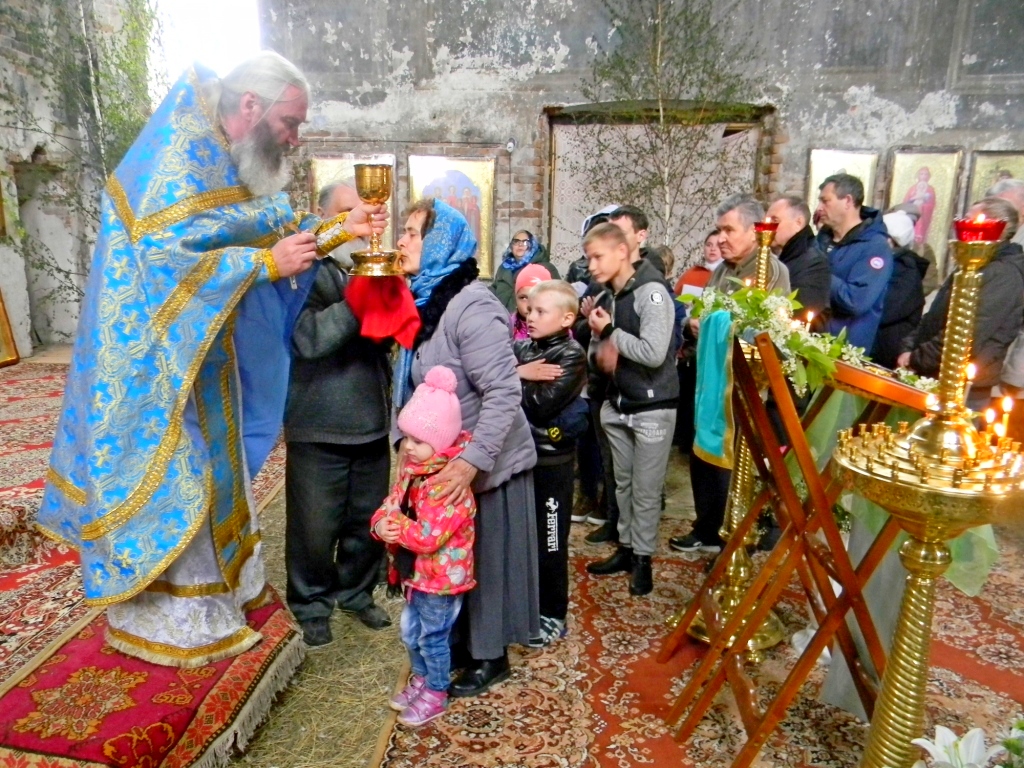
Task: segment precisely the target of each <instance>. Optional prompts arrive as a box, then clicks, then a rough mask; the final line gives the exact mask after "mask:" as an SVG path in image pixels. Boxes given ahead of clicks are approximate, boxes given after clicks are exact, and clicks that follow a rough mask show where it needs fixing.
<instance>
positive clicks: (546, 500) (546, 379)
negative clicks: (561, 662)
mask: <svg viewBox="0 0 1024 768" xmlns="http://www.w3.org/2000/svg"><path fill="white" fill-rule="evenodd" d="M578 305H579V300H578V298H577V296H576V291H575V290H573V288H572V286H570V285H569V284H568V283H566V282H563V281H561V280H548V281H545V282H543V283H539V284H538V285H537V286H536V287H535V288H534V289H533V290H532V291H530V306H529V311H528V314H527V317H526V324H527V328H528V329H529V332H530V339H529V340H523V341H519V342H516V344H515V353H516V359H517V360H518V361H519V366H518V368H517V370H518V371H519V378H520V379H522V382H523V411H525V413H526V418H527V420H528V421H529V422H530V429H531V431H532V432H533V440H534V443H535V444H536V446H537V466H536V467H535V468H534V470H533V487H534V494H535V498H536V507H537V539H538V542H537V549H538V552H537V556H538V571H539V575H540V626H541V633H540V636H539V637H536V638H533V639H531V640H530V645H531V646H533V647H541V646H544V645H547V644H548V643H550V642H552V641H554V640H557V639H558V638H560V637H563V636H564V635H565V616H566V612H567V611H568V608H569V522H570V521H569V516H570V514H571V512H572V491H573V459H574V457H575V453H576V440H577V439H578V438H579V437H580V435H581V434H583V432H584V431H585V430H586V428H587V414H588V411H589V409H588V407H587V404H586V402H585V401H584V400H583V399H582V398H581V397H580V393H581V392H582V391H583V387H584V386H585V385H586V383H587V355H586V352H585V351H584V350H583V347H581V346H580V345H579V344H578V343H577V342H576V341H575V340H573V338H572V336H571V335H570V333H569V329H570V328H571V327H572V324H573V321H574V320H575V319H576V310H577V307H578Z"/></svg>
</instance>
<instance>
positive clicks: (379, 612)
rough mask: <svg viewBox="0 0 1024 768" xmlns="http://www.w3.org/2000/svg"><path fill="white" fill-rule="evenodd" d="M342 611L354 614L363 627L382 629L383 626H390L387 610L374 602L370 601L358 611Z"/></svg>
mask: <svg viewBox="0 0 1024 768" xmlns="http://www.w3.org/2000/svg"><path fill="white" fill-rule="evenodd" d="M343 612H344V613H347V614H350V615H352V616H355V617H356V618H357V619H359V621H360V622H361V623H362V625H363V626H364V627H368V628H370V629H384V628H385V627H390V626H391V617H390V616H388V612H387V611H385V610H384V609H383V608H381V607H380V606H379V605H377V604H376V603H370V604H369V605H368V606H366V607H365V608H360V609H359V610H358V611H343Z"/></svg>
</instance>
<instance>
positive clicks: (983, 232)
mask: <svg viewBox="0 0 1024 768" xmlns="http://www.w3.org/2000/svg"><path fill="white" fill-rule="evenodd" d="M1005 228H1006V222H1005V221H1004V220H1003V219H987V218H985V217H983V216H979V217H978V218H976V219H956V220H955V221H954V222H953V229H954V230H955V231H956V239H957V240H959V241H960V242H962V243H977V242H989V243H994V242H996V241H997V240H998V239H999V238H1000V237H1001V236H1002V234H1003V230H1004V229H1005Z"/></svg>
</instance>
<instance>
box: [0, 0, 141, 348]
mask: <svg viewBox="0 0 1024 768" xmlns="http://www.w3.org/2000/svg"><path fill="white" fill-rule="evenodd" d="M5 2H6V3H7V5H8V6H10V7H11V8H16V11H17V12H19V14H17V15H23V16H24V17H26V18H28V19H29V20H32V19H37V20H38V19H42V17H43V15H44V14H46V13H47V12H48V10H47V8H46V7H44V6H43V5H40V4H39V3H33V2H31V0H5ZM73 2H74V4H75V5H74V7H75V8H76V9H77V8H78V5H77V4H78V2H79V0H73ZM82 2H83V5H82V6H81V8H82V10H83V11H84V13H85V14H86V18H87V19H88V23H89V24H90V28H91V29H92V30H93V33H94V34H97V35H105V34H109V33H110V32H111V31H113V30H116V29H118V28H119V26H120V24H121V7H120V4H119V0H82ZM13 17H14V16H10V17H5V19H6V20H7V21H9V20H10V18H13ZM28 37H29V35H28V34H27V30H21V29H18V28H17V27H16V26H13V25H12V24H10V23H0V87H3V88H5V89H7V91H8V94H9V95H11V96H13V97H14V98H15V99H17V100H18V101H20V103H21V104H23V105H28V107H29V108H30V109H31V111H32V114H33V116H34V118H33V120H32V121H30V122H29V123H26V122H21V123H19V124H12V123H11V122H10V121H9V120H5V121H3V123H4V124H3V125H0V191H2V194H3V202H4V206H5V213H6V214H7V215H6V217H5V218H6V222H7V237H3V238H0V290H2V291H3V295H4V301H5V303H6V306H7V312H8V315H9V317H10V320H11V325H12V327H13V330H14V336H15V341H16V343H17V345H18V351H19V353H20V354H21V355H22V357H28V356H29V355H31V354H32V346H33V341H37V342H42V343H44V344H45V343H54V342H67V341H70V340H72V339H73V338H74V333H75V328H76V326H77V322H78V314H79V304H80V303H79V302H78V301H77V300H69V296H68V291H64V292H63V293H62V295H60V296H59V297H56V298H55V297H53V296H52V292H53V288H54V285H55V283H54V279H53V277H52V275H51V274H47V270H45V269H39V268H37V267H35V266H33V264H32V263H31V259H27V258H26V253H27V250H26V245H27V243H32V245H31V246H30V249H31V250H32V251H34V252H35V253H39V252H40V251H46V252H48V254H49V256H48V258H49V259H51V264H52V266H54V267H56V268H58V269H61V270H66V271H68V272H70V273H75V274H76V275H77V274H78V273H82V272H83V271H84V265H85V264H87V263H88V258H89V251H90V250H91V240H92V237H91V236H84V237H83V234H82V233H83V232H87V231H88V228H89V226H90V224H89V223H88V222H86V221H84V218H83V216H82V213H81V211H79V210H77V209H74V208H73V207H71V206H68V205H59V204H53V203H52V202H47V200H48V199H50V200H52V199H53V198H54V197H55V196H54V195H52V194H47V189H50V190H51V191H52V189H53V188H52V186H51V185H53V184H61V185H67V186H68V187H72V188H74V187H77V188H85V187H86V186H87V185H88V184H89V183H88V181H87V180H83V179H81V178H77V177H76V178H72V177H70V176H71V174H68V173H65V172H64V170H63V169H64V168H66V167H68V166H69V165H72V163H71V162H70V161H71V153H74V152H77V151H79V146H78V145H79V141H80V133H79V129H78V128H77V127H76V125H75V123H76V120H75V117H74V116H73V115H67V114H64V113H63V112H62V110H61V107H60V106H59V105H60V104H61V99H60V97H59V95H57V94H53V93H50V92H48V90H47V84H46V83H45V81H43V80H42V79H41V78H40V76H39V73H40V72H41V71H43V70H44V67H45V64H44V62H42V61H40V60H39V59H38V58H36V57H35V56H33V52H32V50H31V48H30V46H29V45H28V43H27V40H28ZM58 42H59V41H58ZM2 106H3V108H4V110H5V111H6V110H8V109H10V106H9V105H8V104H5V103H4V104H2ZM92 186H94V185H92ZM19 187H20V188H19ZM95 193H96V194H97V195H98V194H99V190H98V189H95ZM58 197H59V196H58ZM26 238H27V239H26ZM73 280H74V282H76V283H77V284H78V285H79V286H81V285H82V284H83V283H84V279H82V277H80V276H79V277H75V278H73Z"/></svg>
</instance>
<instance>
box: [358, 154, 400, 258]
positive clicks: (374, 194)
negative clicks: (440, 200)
mask: <svg viewBox="0 0 1024 768" xmlns="http://www.w3.org/2000/svg"><path fill="white" fill-rule="evenodd" d="M355 173H356V193H357V194H358V195H359V199H360V200H362V201H363V202H364V203H369V204H370V205H383V204H384V203H386V202H387V201H388V199H389V198H390V197H391V188H392V186H391V185H392V176H391V166H390V165H385V164H367V163H359V164H357V165H356V166H355ZM399 258H400V254H399V252H398V251H391V250H385V249H383V248H381V246H380V235H378V234H377V233H376V232H374V233H373V234H372V235H371V236H370V247H369V248H368V249H367V250H365V251H356V252H355V253H353V254H352V261H353V262H355V267H354V268H353V269H352V274H353V275H359V276H361V277H394V276H396V275H401V274H402V270H400V269H399V268H398V260H399Z"/></svg>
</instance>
